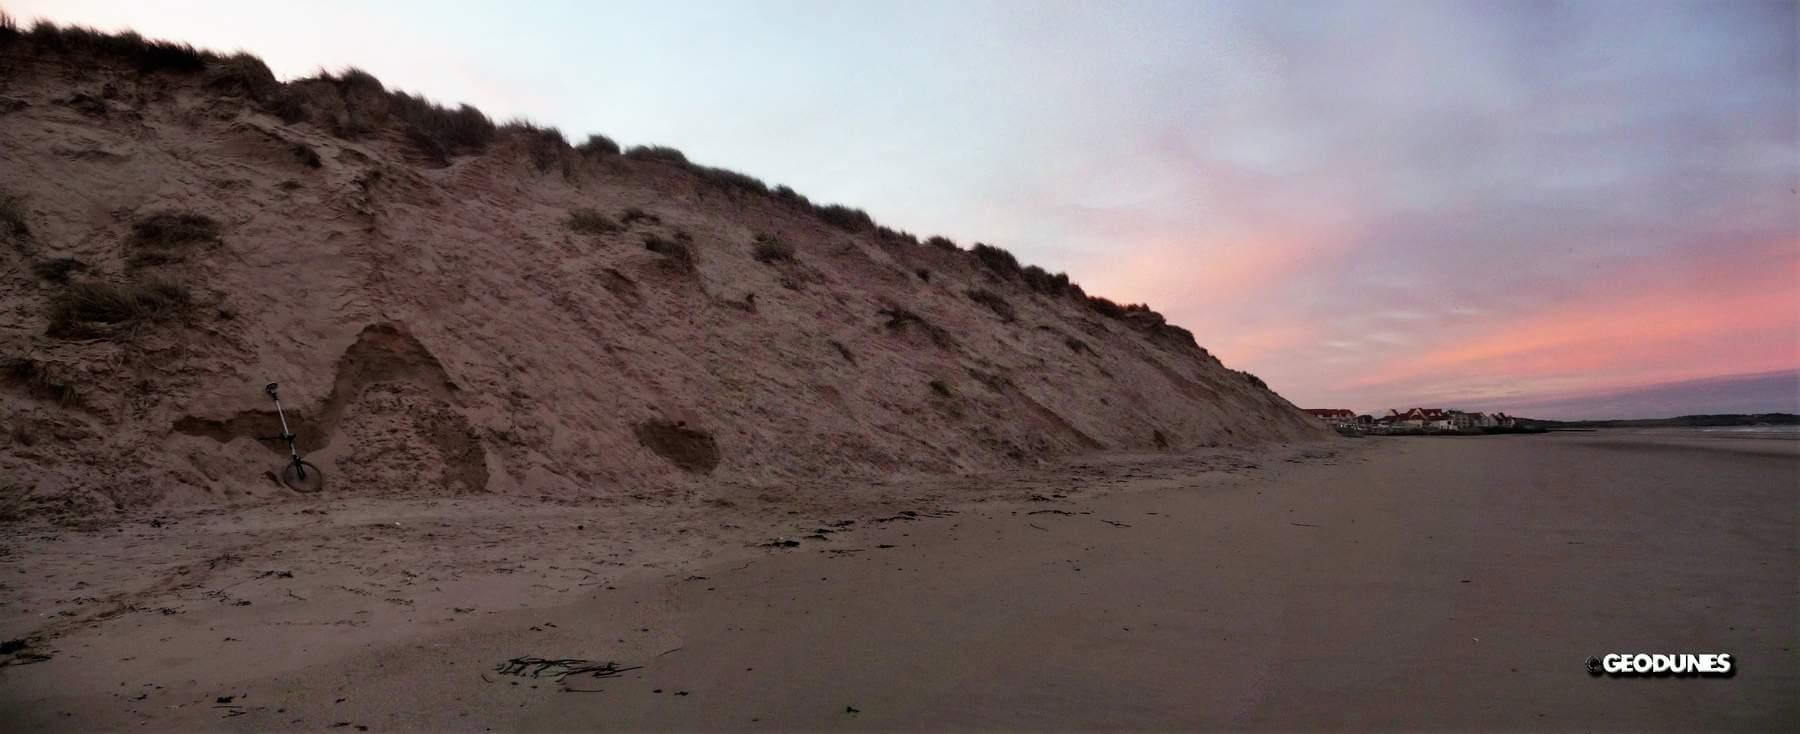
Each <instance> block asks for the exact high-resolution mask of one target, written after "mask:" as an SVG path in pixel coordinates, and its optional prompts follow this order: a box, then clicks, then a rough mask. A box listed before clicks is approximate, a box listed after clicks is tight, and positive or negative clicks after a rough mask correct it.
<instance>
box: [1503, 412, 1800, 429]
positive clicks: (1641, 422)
mask: <svg viewBox="0 0 1800 734" xmlns="http://www.w3.org/2000/svg"><path fill="white" fill-rule="evenodd" d="M1518 420H1519V425H1522V426H1533V427H1540V428H1703V427H1714V426H1792V425H1800V415H1795V414H1793V413H1754V414H1746V413H1722V414H1717V415H1680V416H1676V417H1674V418H1638V419H1633V420H1603V421H1552V420H1540V419H1537V418H1520V419H1518Z"/></svg>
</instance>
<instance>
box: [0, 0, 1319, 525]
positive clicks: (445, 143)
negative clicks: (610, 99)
mask: <svg viewBox="0 0 1800 734" xmlns="http://www.w3.org/2000/svg"><path fill="white" fill-rule="evenodd" d="M46 39H50V36H48V35H46V36H39V35H38V34H36V33H19V34H12V35H7V36H6V37H5V38H0V64H3V68H4V69H5V70H6V71H5V72H3V73H0V139H4V140H6V141H7V145H5V146H3V147H0V203H3V204H4V206H0V237H3V238H4V242H0V357H4V358H5V360H6V362H5V364H6V365H7V366H8V370H7V371H6V372H5V373H4V382H5V386H6V388H7V389H3V390H0V419H3V421H0V422H3V423H4V428H5V430H3V431H0V509H4V510H5V514H8V515H9V516H29V515H32V514H36V513H48V514H51V515H54V516H60V517H77V518H83V519H92V518H94V517H100V516H105V515H107V514H108V513H112V512H117V511H120V510H129V509H131V508H134V507H151V506H158V505H162V504H170V503H209V502H218V501H222V500H228V499H232V498H238V499H241V498H243V497H245V496H263V497H265V498H278V497H279V496H280V491H279V489H278V488H276V487H274V486H272V485H271V484H270V483H269V482H268V481H267V479H266V478H265V477H264V476H263V475H264V473H265V472H266V470H267V468H268V466H269V465H270V464H271V463H272V462H273V461H275V460H277V459H278V453H277V451H278V448H279V447H274V446H264V447H258V446H257V444H256V442H255V441H254V440H253V439H252V438H251V437H254V436H263V435H270V434H273V433H275V432H276V431H277V430H278V427H277V425H276V423H275V421H274V416H273V414H272V411H271V410H270V409H269V406H268V405H267V403H266V399H265V398H264V397H263V396H262V394H261V392H260V389H259V388H260V387H261V386H262V385H263V384H264V383H267V382H279V383H281V384H282V393H283V397H284V398H285V399H287V400H288V401H289V403H290V404H291V405H292V407H293V412H292V413H290V419H291V420H292V421H293V422H294V425H295V429H296V431H297V432H298V433H299V434H300V435H301V437H302V441H303V444H302V447H303V448H304V449H305V450H306V451H308V452H309V454H310V455H311V456H314V457H317V459H318V460H319V461H320V462H323V463H322V464H321V466H324V467H325V468H326V470H327V473H328V474H329V475H330V476H331V484H330V488H329V490H328V491H329V492H339V493H346V494H391V493H404V492H423V493H428V494H429V493H443V492H472V491H487V492H498V493H514V494H529V495H534V496H555V497H603V498H615V499H616V498H628V497H661V498H679V497H684V496H691V493H692V492H694V491H696V490H700V489H704V488H706V487H709V486H715V485H718V484H721V483H728V484H731V485H733V486H751V487H756V486H770V487H774V486H782V485H788V484H792V483H796V482H799V483H809V482H810V483H814V484H816V483H818V482H821V481H822V482H826V483H830V482H838V481H858V480H865V479H874V478H886V477H892V476H894V475H915V474H929V473H943V472H957V473H962V472H984V471H992V470H999V469H1005V468H1009V467H1018V466H1026V465H1035V464H1037V463H1039V462H1042V461H1045V460H1048V459H1052V458H1055V457H1060V456H1067V455H1071V454H1081V453H1087V452H1094V451H1127V452H1129V451H1173V452H1179V451H1183V450H1191V449H1193V448H1197V447H1206V446H1218V445H1250V444H1256V443H1261V442H1271V441H1292V440H1311V439H1315V438H1322V437H1325V435H1326V433H1325V431H1324V429H1323V428H1322V427H1320V426H1319V425H1317V424H1316V423H1315V422H1314V421H1312V420H1310V419H1309V418H1307V417H1306V416H1304V415H1303V414H1301V413H1300V412H1299V411H1297V410H1295V409H1294V407H1293V406H1292V405H1290V404H1289V403H1288V402H1287V401H1286V400H1283V399H1282V398H1281V397H1280V396H1279V395H1276V394H1275V393H1274V392H1271V391H1270V390H1268V389H1267V388H1266V387H1264V386H1263V385H1262V384H1261V382H1260V381H1259V380H1255V379H1254V378H1252V377H1250V376H1248V375H1245V374H1243V373H1239V372H1236V371H1234V370H1231V369H1228V368H1226V367H1225V366H1224V365H1221V364H1220V363H1219V361H1218V360H1217V359H1216V358H1214V357H1213V356H1212V355H1211V354H1209V353H1208V352H1207V351H1206V350H1205V349H1203V348H1201V347H1200V346H1198V345H1197V344H1196V343H1195V340H1194V338H1193V335H1191V334H1189V333H1188V332H1187V331H1186V330H1183V329H1180V328H1179V327H1176V326H1173V325H1170V324H1168V323H1166V322H1165V321H1164V320H1163V318H1162V316H1161V315H1159V314H1157V313H1156V312H1154V311H1151V310H1150V309H1149V308H1148V307H1144V306H1136V305H1133V306H1121V305H1119V304H1116V303H1114V302H1112V301H1109V300H1106V299H1104V298H1098V297H1096V296H1092V295H1090V294H1087V293H1086V292H1085V291H1083V290H1082V289H1081V287H1080V286H1078V285H1076V284H1074V283H1072V282H1070V280H1069V279H1068V278H1067V277H1066V276H1064V275H1060V274H1051V273H1048V272H1045V271H1043V270H1042V269H1039V268H1034V267H1030V266H1027V265H1022V264H1021V263H1019V262H1018V261H1017V260H1016V259H1014V258H1013V256H1012V255H1011V254H1009V253H1007V252H1006V251H1005V250H1002V249H1000V248H998V247H993V246H989V245H982V244H977V245H974V246H972V247H969V248H967V249H965V248H963V247H961V246H959V245H957V244H956V243H954V242H951V241H950V240H948V239H944V238H936V237H934V238H926V239H923V240H922V239H920V238H918V237H915V236H913V235H911V234H908V233H904V232H899V231H896V230H893V229H889V228H887V227H883V226H880V225H877V224H876V223H875V222H873V221H872V220H871V219H870V218H869V217H868V216H867V215H866V214H864V213H862V212H861V211H858V210H856V209H852V208H849V207H843V206H837V205H821V204H817V203H814V202H811V201H809V200H807V199H806V198H805V197H804V196H801V195H800V194H798V193H796V192H793V191H792V190H789V189H786V188H785V187H770V186H767V185H765V184H764V183H763V182H761V181H757V180H756V179H754V178H751V177H749V176H746V175H743V174H739V173H735V172H732V171H726V170H723V169H717V168H710V167H707V166H702V165H698V164H694V163H691V162H688V161H686V160H685V158H683V157H681V156H680V155H679V154H678V153H676V152H674V151H672V150H669V149H660V148H647V149H635V150H628V151H625V152H620V151H619V149H618V147H617V146H615V145H612V144H611V143H610V141H605V140H604V139H598V142H596V140H590V141H588V142H587V143H584V144H582V145H580V146H571V145H569V144H568V143H567V142H565V141H564V140H563V138H562V136H561V135H560V134H559V133H556V132H555V131H551V130H545V129H542V128H536V127H533V126H530V125H524V124H510V125H495V124H493V123H492V122H490V121H489V120H488V119H487V118H486V117H484V116H482V115H481V114H480V113H479V112H478V111H474V110H471V109H450V108H438V107H433V106H432V105H430V104H429V103H427V102H425V101H424V100H421V99H419V98H416V97H411V96H407V95H402V94H398V93H395V92H392V91H391V90H388V89H386V88H385V87H384V86H383V85H382V84H381V83H380V82H379V81H378V80H375V79H374V78H373V77H370V76H368V75H366V74H360V73H344V74H340V75H335V76H324V77H317V78H310V79H301V80H294V81H290V82H279V81H277V80H275V79H274V78H273V77H272V76H270V75H269V73H268V71H267V69H266V68H264V67H263V66H262V65H261V63H260V62H258V61H256V60H255V59H253V58H249V57H246V56H237V57H230V58H225V57H219V56H213V55H208V54H205V53H196V54H193V55H192V56H191V57H190V56H185V55H183V54H185V53H186V52H182V51H180V50H179V49H177V50H175V51H170V50H168V49H167V48H161V47H159V49H160V50H156V51H155V52H154V53H149V54H148V55H144V54H139V53H137V52H135V51H133V50H132V49H133V48H136V47H135V46H133V45H132V43H131V42H118V43H100V42H97V41H95V40H94V38H92V37H87V36H79V35H66V36H63V37H60V40H57V42H55V43H50V42H49V41H48V40H46ZM51 40H55V39H51ZM170 54H173V56H171V55H170ZM177 57H179V58H177ZM170 59H176V60H177V61H180V62H181V63H175V64H172V65H171V64H170V63H169V60H170ZM402 325H404V326H402ZM171 428H173V430H171ZM809 486H810V485H809Z"/></svg>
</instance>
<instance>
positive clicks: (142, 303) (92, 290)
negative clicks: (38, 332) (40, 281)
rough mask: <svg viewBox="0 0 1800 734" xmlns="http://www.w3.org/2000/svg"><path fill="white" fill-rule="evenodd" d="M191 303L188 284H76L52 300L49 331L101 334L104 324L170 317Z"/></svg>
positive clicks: (61, 334) (75, 335)
mask: <svg viewBox="0 0 1800 734" xmlns="http://www.w3.org/2000/svg"><path fill="white" fill-rule="evenodd" d="M193 302H194V297H193V294H192V293H190V292H189V291H188V289H187V286H184V285H180V284H177V283H172V282H169V281H163V280H150V281H144V282H139V283H129V284H125V285H115V284H112V283H100V282H92V281H90V282H83V283H76V284H74V285H71V286H69V287H68V288H67V289H65V290H63V291H62V292H60V293H58V294H56V297H55V298H54V299H52V300H51V302H50V329H49V334H50V335H51V336H58V337H67V338H81V337H88V336H97V335H103V334H104V333H106V332H105V331H104V330H103V327H108V326H120V325H128V324H132V323H137V322H141V321H147V320H150V319H155V318H160V317H164V316H169V315H172V314H174V313H177V312H179V311H181V310H182V309H185V308H187V307H188V306H190V305H192V304H193ZM95 325H100V326H101V327H102V328H100V329H97V328H96V326H95Z"/></svg>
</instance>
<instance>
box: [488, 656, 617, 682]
mask: <svg viewBox="0 0 1800 734" xmlns="http://www.w3.org/2000/svg"><path fill="white" fill-rule="evenodd" d="M642 667H644V666H642V665H629V666H624V667H620V665H619V664H618V663H614V662H610V661H609V662H605V663H596V662H594V661H592V660H582V659H580V658H559V659H555V660H551V659H548V658H534V657H517V658H513V659H511V660H508V661H506V662H504V663H501V664H499V665H496V666H494V672H496V673H499V674H501V675H516V676H519V677H521V678H553V679H556V680H562V679H564V678H567V677H569V676H571V675H588V676H592V677H595V678H616V677H618V676H619V674H620V673H624V672H626V671H628V670H637V669H639V668H642Z"/></svg>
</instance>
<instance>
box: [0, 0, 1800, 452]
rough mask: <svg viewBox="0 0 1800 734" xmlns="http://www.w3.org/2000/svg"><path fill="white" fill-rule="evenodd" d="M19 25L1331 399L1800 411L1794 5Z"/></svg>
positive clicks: (403, 17)
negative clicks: (960, 261)
mask: <svg viewBox="0 0 1800 734" xmlns="http://www.w3.org/2000/svg"><path fill="white" fill-rule="evenodd" d="M4 6H5V8H6V9H7V11H8V12H10V13H12V14H13V15H15V16H18V17H20V18H23V19H31V18H37V17H45V18H49V19H53V20H56V21H58V22H64V23H80V24H85V25H93V26H96V27H100V28H105V29H121V28H133V29H136V30H138V31H139V32H141V33H143V34H145V35H147V36H153V37H166V38H172V39H177V40H184V41H188V42H191V43H193V44H195V45H197V46H202V47H208V48H213V49H217V50H222V51H230V50H237V49H244V50H248V51H251V52H253V53H255V54H257V55H259V56H261V57H262V58H263V59H264V61H266V62H267V63H268V64H269V66H270V68H271V69H273V70H274V71H275V73H276V75H277V76H280V77H283V78H291V77H296V76H305V75H309V74H312V73H314V72H316V71H317V70H318V69H320V68H326V69H333V70H336V69H340V68H343V67H345V66H357V67H361V68H363V69H366V70H368V71H370V72H372V73H374V74H375V75H376V76H377V77H379V78H380V79H381V80H382V81H383V82H385V83H387V84H388V86H390V87H397V88H401V89H405V90H408V91H415V92H421V93H424V94H425V95H426V96H429V97H432V98H434V99H437V100H440V101H444V102H468V103H471V104H474V105H476V106H478V107H480V108H482V109H483V110H485V111H486V112H488V113H489V114H490V115H492V116H494V117H495V118H497V119H510V118H528V119H531V120H533V121H536V122H539V123H544V124H550V125H554V126H556V127H559V128H561V129H562V130H563V131H564V132H565V133H567V134H568V135H569V137H570V138H571V139H572V140H579V139H581V138H583V137H585V135H586V134H588V133H592V132H599V133H604V134H606V135H608V136H610V137H612V138H614V139H615V140H618V141H620V142H621V143H624V144H627V145H632V144H651V143H655V144H666V145H672V146H674V147H677V148H680V149H681V150H683V151H684V152H685V153H686V154H687V155H688V157H689V158H691V159H693V160H696V161H699V162H701V163H704V164H707V165H714V166H722V167H726V168H731V169H734V170H738V171H743V172H745V173H749V174H751V175H754V176H757V177H759V178H762V179H763V180H765V181H768V182H769V183H770V184H771V185H773V184H777V183H779V184H787V185H789V186H792V187H794V188H795V189H797V190H799V191H800V192H801V193H803V194H806V195H807V196H809V197H811V198H812V199H813V200H815V201H826V202H841V203H845V204H849V205H852V206H856V207H860V208H863V209H865V210H867V211H868V212H869V213H870V214H871V215H873V216H874V217H875V218H876V220H877V221H879V222H881V223H883V224H886V225H889V226H892V227H895V228H897V229H903V230H907V231H911V232H914V233H916V234H919V235H920V236H926V235H931V234H943V235H946V236H949V237H951V238H952V239H955V240H957V241H958V242H961V243H963V244H964V245H965V246H966V245H968V244H970V243H972V242H976V241H982V242H988V243H992V244H996V245H999V246H1001V247H1004V248H1007V249H1009V250H1011V251H1013V252H1014V253H1016V254H1017V255H1018V256H1019V257H1020V259H1021V260H1022V261H1024V262H1027V263H1034V264H1038V265H1042V266H1044V267H1046V268H1048V269H1050V270H1052V271H1067V272H1068V273H1069V274H1070V276H1071V277H1072V278H1073V279H1074V280H1075V281H1076V282H1078V283H1081V284H1082V285H1083V287H1084V288H1086V289H1087V291H1088V292H1089V293H1096V294H1100V295H1105V296H1108V297H1111V298H1113V299H1114V300H1117V301H1120V302H1147V303H1149V304H1150V305H1151V306H1152V307H1154V308H1156V309H1157V310H1159V311H1162V312H1163V313H1164V314H1165V315H1167V316H1168V317H1169V319H1170V321H1172V322H1174V323H1176V324H1180V325H1182V326H1185V327H1187V328H1189V329H1191V330H1192V331H1193V332H1194V333H1195V336H1196V338H1197V340H1198V341H1199V342H1200V344H1201V345H1203V346H1205V347H1207V348H1208V349H1209V350H1211V351H1212V352H1213V353H1214V354H1216V355H1217V356H1218V357H1219V358H1220V359H1221V360H1223V361H1224V362H1225V364H1226V365H1228V366H1230V367H1234V368H1239V369H1247V370H1249V371H1251V372H1254V373H1256V374H1258V375H1260V376H1261V377H1263V378H1264V379H1265V380H1266V381H1267V382H1268V383H1269V385H1270V386H1271V387H1273V388H1274V389H1276V390H1277V391H1279V392H1281V393H1282V394H1283V395H1284V396H1286V397H1288V398H1289V399H1290V400H1292V401H1294V402H1295V403H1296V404H1298V405H1300V406H1302V407H1334V408H1336V407H1347V408H1351V409H1354V410H1357V411H1359V412H1372V413H1376V414H1380V413H1382V412H1385V410H1386V409H1387V408H1406V407H1411V406H1414V405H1419V406H1424V407H1449V408H1462V409H1468V410H1507V411H1508V412H1513V413H1515V414H1525V415H1531V416H1535V417H1543V418H1632V417H1658V416H1662V415H1671V414H1677V413H1705V412H1764V411H1786V412H1800V93H1797V89H1800V67H1797V65H1796V46H1797V45H1800V43H1797V41H1796V39H1797V38H1800V18H1797V11H1796V3H1793V2H1788V3H1758V2H1749V1H1747V0H1719V1H1716V2H1706V3H1674V2H1658V1H1656V0H1639V1H1635V2H1619V3H1615V2H1603V1H1599V0H1596V1H1592V2H1578V3H1563V2H1543V1H1538V2H1533V1H1528V0H1520V1H1518V2H1469V3H1452V2H1425V3H1412V2H1373V1H1369V2H1351V3H1334V2H1185V1H1184V2H1166V3H1147V2H1107V3H1073V2H1069V3H1056V2H998V3H996V2H966V1H959V2H906V3H883V4H878V3H874V2H775V1H769V2H725V1H723V0H720V1H718V2H699V3H693V2H654V3H588V2H507V3H499V2H460V3H426V2H410V1H395V2H382V3H360V2H336V1H333V0H327V1H321V2H286V3H283V2H268V3H243V2H236V1H228V2H181V1H179V0H170V1H164V2H158V3H137V2H95V1H91V0H55V1H54V2H40V1H35V0H32V1H25V2H20V1H17V0H12V1H10V2H5V3H4ZM1695 385H1702V386H1707V387H1705V388H1704V389H1697V388H1695V387H1694V386H1695ZM1602 396H1603V397H1604V399H1598V398H1600V397H1602ZM1728 409H1729V410H1728ZM1596 411H1599V412H1598V413H1597V412H1596Z"/></svg>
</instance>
